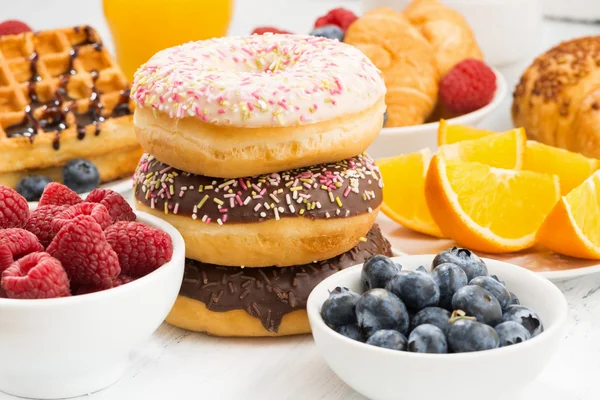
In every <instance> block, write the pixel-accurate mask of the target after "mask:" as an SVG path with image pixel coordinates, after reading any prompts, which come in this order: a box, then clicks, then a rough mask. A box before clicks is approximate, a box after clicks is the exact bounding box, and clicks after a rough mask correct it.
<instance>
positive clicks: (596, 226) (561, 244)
mask: <svg viewBox="0 0 600 400" xmlns="http://www.w3.org/2000/svg"><path fill="white" fill-rule="evenodd" d="M537 241H538V242H539V243H540V244H542V245H544V246H546V247H547V248H549V249H550V250H553V251H555V252H556V253H560V254H566V255H568V256H572V257H579V258H589V259H594V260H600V171H598V172H595V173H594V174H593V175H592V176H590V177H589V178H588V179H586V180H585V181H584V182H583V183H582V184H581V185H580V186H578V187H576V188H575V189H573V190H572V191H571V192H570V193H569V194H567V195H566V196H563V197H561V199H560V201H559V202H558V203H557V204H556V206H554V208H553V209H552V211H551V212H550V214H549V215H548V216H547V217H546V219H545V220H544V223H543V224H542V226H541V227H540V230H539V231H538V234H537Z"/></svg>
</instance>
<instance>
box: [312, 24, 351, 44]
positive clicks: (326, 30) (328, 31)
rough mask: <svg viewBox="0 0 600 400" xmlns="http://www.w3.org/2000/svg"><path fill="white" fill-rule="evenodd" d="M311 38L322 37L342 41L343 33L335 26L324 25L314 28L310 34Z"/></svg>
mask: <svg viewBox="0 0 600 400" xmlns="http://www.w3.org/2000/svg"><path fill="white" fill-rule="evenodd" d="M310 34H311V36H322V37H325V38H327V39H337V40H339V41H340V42H342V41H344V31H343V30H342V29H341V28H340V27H339V26H337V25H325V26H321V27H319V28H315V29H313V30H312V31H311V32H310Z"/></svg>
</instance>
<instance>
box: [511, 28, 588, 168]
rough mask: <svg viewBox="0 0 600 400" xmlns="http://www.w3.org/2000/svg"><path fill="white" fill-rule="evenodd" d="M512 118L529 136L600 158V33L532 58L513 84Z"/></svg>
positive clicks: (572, 41) (565, 43)
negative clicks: (515, 85) (514, 86)
mask: <svg viewBox="0 0 600 400" xmlns="http://www.w3.org/2000/svg"><path fill="white" fill-rule="evenodd" d="M512 118H513V122H514V124H515V126H522V127H524V128H525V130H526V132H527V136H528V137H529V138H530V139H534V140H537V141H539V142H542V143H545V144H548V145H551V146H556V147H561V148H564V149H567V150H570V151H574V152H579V153H582V154H584V155H585V156H588V157H594V158H600V36H591V37H582V38H579V39H574V40H571V41H567V42H563V43H560V44H559V45H557V46H555V47H554V48H552V49H550V50H549V51H547V52H546V53H544V54H542V55H540V56H539V57H538V58H536V59H535V60H534V62H533V63H532V64H531V65H530V66H529V68H527V70H525V72H524V73H523V75H522V76H521V80H520V82H519V84H518V85H517V87H516V89H515V92H514V94H513V105H512Z"/></svg>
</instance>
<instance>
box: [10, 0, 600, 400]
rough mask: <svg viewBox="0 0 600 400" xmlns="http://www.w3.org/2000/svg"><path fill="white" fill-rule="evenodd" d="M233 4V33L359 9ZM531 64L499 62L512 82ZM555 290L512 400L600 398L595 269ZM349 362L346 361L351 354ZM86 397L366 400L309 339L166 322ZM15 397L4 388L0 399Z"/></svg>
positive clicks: (19, 8) (63, 14)
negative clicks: (544, 360)
mask: <svg viewBox="0 0 600 400" xmlns="http://www.w3.org/2000/svg"><path fill="white" fill-rule="evenodd" d="M124 1H126V0H124ZM214 1H220V0H214ZM237 2H238V3H237V10H236V11H237V13H236V16H235V18H234V22H233V24H232V28H231V33H232V34H245V33H248V32H249V31H250V30H251V29H252V27H254V26H256V25H276V26H280V27H282V28H288V29H292V30H294V31H297V32H301V31H307V30H308V29H309V28H310V24H311V23H312V21H314V19H315V17H316V16H317V15H319V14H320V13H322V12H323V10H327V9H329V8H332V7H333V6H337V5H339V4H344V5H346V6H348V7H350V8H353V9H358V7H359V2H358V1H356V0H346V1H341V0H340V1H335V0H302V1H298V0H237ZM166 3H168V2H166ZM32 10H35V11H32ZM9 18H19V19H24V20H25V21H26V22H28V23H29V24H31V26H34V27H35V28H36V29H44V28H54V27H59V26H69V25H77V24H82V23H88V24H90V25H92V26H94V27H96V28H97V29H98V30H99V32H100V34H101V35H102V36H103V37H104V38H106V40H107V41H108V38H109V36H110V35H109V33H108V30H107V28H106V25H105V23H104V21H103V17H102V12H101V6H100V1H99V0H87V1H80V0H53V1H38V0H20V1H14V2H8V1H7V0H4V1H3V4H2V10H1V11H0V19H9ZM133 18H135V17H133ZM499 34H501V33H499ZM586 34H600V25H583V24H566V23H559V22H550V21H547V22H545V24H544V34H543V37H542V38H541V41H540V42H541V43H540V51H541V50H543V49H547V48H548V47H550V46H551V45H553V44H554V43H557V42H558V41H560V40H564V39H569V38H573V37H577V36H583V35H586ZM109 46H110V45H109ZM529 61H530V60H525V61H524V62H523V63H520V64H519V65H515V66H512V67H509V68H501V70H502V72H503V73H504V74H505V76H506V77H507V80H508V81H509V84H510V85H511V86H513V85H514V83H515V82H516V80H517V78H518V76H519V74H520V72H521V71H522V70H523V68H524V67H525V66H526V65H527V64H528V62H529ZM509 106H510V98H507V99H506V101H505V102H504V104H503V106H502V107H501V108H500V109H499V110H498V112H497V113H495V114H494V115H493V116H490V117H489V118H488V120H486V121H485V122H484V126H485V127H487V128H490V129H496V130H502V129H508V128H509V127H510V126H511V124H510V119H509ZM559 287H560V288H561V289H562V290H563V292H564V293H565V295H566V297H567V299H568V301H569V305H570V307H569V311H570V315H569V320H568V330H567V333H566V335H565V339H564V341H563V343H562V345H561V347H560V350H559V352H558V354H557V355H556V357H555V358H554V359H553V360H552V362H551V363H550V364H549V365H548V367H547V368H546V370H545V371H544V372H543V373H542V374H541V375H540V376H539V377H538V379H537V380H536V381H535V382H534V383H532V384H531V385H530V387H528V388H527V389H526V390H525V391H524V392H523V393H522V395H521V397H519V398H517V399H510V400H532V399H533V400H542V399H543V400H594V399H599V398H600V385H598V377H599V376H600V274H599V275H596V276H589V277H583V278H579V279H575V280H571V281H568V282H563V283H559ZM132 317H134V316H132ZM0 329H1V327H0ZM348 362H352V359H351V357H350V356H349V358H348ZM457 385H460V384H459V383H457ZM89 397H90V398H91V399H93V400H120V399H124V400H125V399H127V400H134V399H144V400H153V399H169V400H170V399H224V400H226V399H249V400H253V399H261V400H262V399H278V400H283V399H328V400H338V399H340V400H341V399H344V400H353V399H363V397H362V396H360V395H359V394H358V393H356V392H354V391H353V390H352V389H350V388H349V387H348V386H346V385H345V384H344V383H343V382H342V381H341V380H339V379H338V378H337V377H336V376H335V375H334V374H333V373H332V372H331V371H330V370H329V368H328V367H327V365H326V364H325V363H324V361H323V360H322V359H321V357H320V355H319V354H318V353H317V350H316V348H315V346H314V343H313V341H312V338H311V337H310V336H302V337H291V338H280V339H235V340H234V339H219V338H213V337H208V336H205V335H201V334H195V333H190V332H186V331H183V330H181V329H177V328H174V327H171V326H169V325H167V324H163V325H162V326H161V327H160V328H159V329H158V331H157V332H156V333H155V334H154V335H153V336H152V337H151V338H150V339H149V340H148V341H147V342H145V343H140V344H139V347H138V349H137V350H136V351H135V352H134V353H133V354H132V357H131V365H130V367H129V369H128V370H127V372H126V374H125V376H124V377H123V378H122V379H121V380H120V381H119V382H118V383H116V384H115V385H113V386H112V387H110V388H108V389H106V390H104V391H101V392H99V393H96V394H93V395H91V396H89ZM12 399H13V397H11V396H8V395H4V394H1V393H0V400H12Z"/></svg>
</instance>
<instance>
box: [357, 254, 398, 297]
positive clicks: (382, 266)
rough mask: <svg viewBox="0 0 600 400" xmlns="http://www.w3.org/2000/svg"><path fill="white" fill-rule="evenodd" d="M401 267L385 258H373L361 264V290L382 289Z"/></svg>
mask: <svg viewBox="0 0 600 400" xmlns="http://www.w3.org/2000/svg"><path fill="white" fill-rule="evenodd" d="M401 269H402V266H401V265H399V264H396V263H394V262H393V261H392V260H390V259H389V258H387V257H386V256H381V255H377V256H373V257H371V258H369V259H368V260H367V261H365V263H364V264H363V267H362V271H361V273H360V282H361V284H362V287H363V290H364V291H367V290H370V289H378V288H379V289H383V288H385V286H386V285H387V284H388V282H389V281H390V279H392V278H393V277H394V276H396V274H397V273H398V272H400V270H401Z"/></svg>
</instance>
